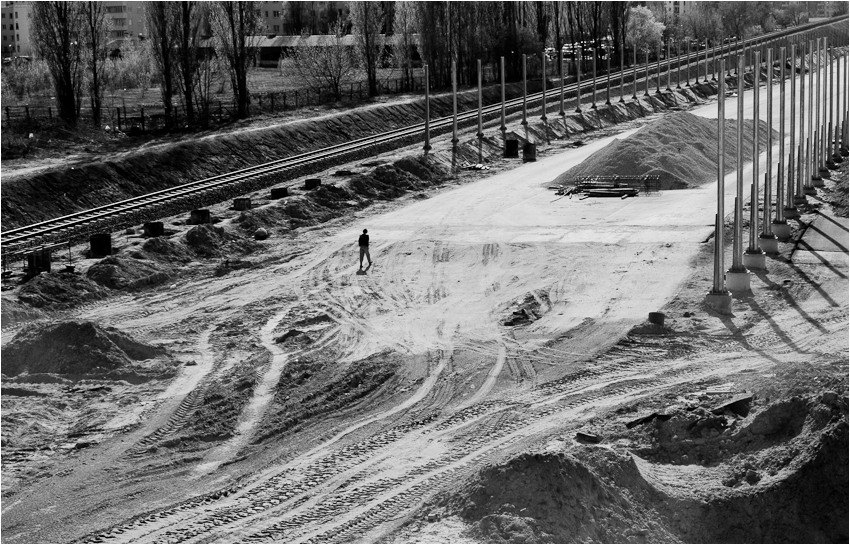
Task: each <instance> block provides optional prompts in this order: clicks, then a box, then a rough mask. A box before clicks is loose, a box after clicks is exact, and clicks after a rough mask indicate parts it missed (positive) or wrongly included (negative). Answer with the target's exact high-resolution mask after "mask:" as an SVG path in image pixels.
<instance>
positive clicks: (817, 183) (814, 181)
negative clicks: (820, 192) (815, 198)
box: [812, 177, 823, 187]
mask: <svg viewBox="0 0 850 545" xmlns="http://www.w3.org/2000/svg"><path fill="white" fill-rule="evenodd" d="M812 187H823V178H821V177H817V178H812Z"/></svg>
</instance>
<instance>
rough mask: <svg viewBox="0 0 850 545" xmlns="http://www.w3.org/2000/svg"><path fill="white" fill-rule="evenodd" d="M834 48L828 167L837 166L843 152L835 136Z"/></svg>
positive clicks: (830, 92) (831, 49)
mask: <svg viewBox="0 0 850 545" xmlns="http://www.w3.org/2000/svg"><path fill="white" fill-rule="evenodd" d="M833 51H834V48H830V55H829V136H830V138H832V149H830V148H829V146H827V150H826V155H827V165H826V166H827V167H829V168H836V164H835V163H838V162H840V161H841V154H840V153H839V152H838V139H837V138H834V135H835V133H836V130H835V129H836V127H837V126H836V124H835V116H834V113H835V59H834V58H833V57H832V52H833ZM827 142H829V140H827Z"/></svg>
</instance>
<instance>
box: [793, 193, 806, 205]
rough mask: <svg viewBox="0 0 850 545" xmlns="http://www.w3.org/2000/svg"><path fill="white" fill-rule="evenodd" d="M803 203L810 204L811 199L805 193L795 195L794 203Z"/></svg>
mask: <svg viewBox="0 0 850 545" xmlns="http://www.w3.org/2000/svg"><path fill="white" fill-rule="evenodd" d="M803 204H809V199H807V198H806V196H805V195H794V205H795V206H800V205H803Z"/></svg>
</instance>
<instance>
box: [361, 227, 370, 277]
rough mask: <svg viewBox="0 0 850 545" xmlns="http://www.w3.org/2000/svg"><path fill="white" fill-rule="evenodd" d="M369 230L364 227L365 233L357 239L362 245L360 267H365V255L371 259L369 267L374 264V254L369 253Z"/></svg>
mask: <svg viewBox="0 0 850 545" xmlns="http://www.w3.org/2000/svg"><path fill="white" fill-rule="evenodd" d="M368 232H369V230H368V229H363V234H362V235H360V238H359V239H357V244H358V245H359V246H360V269H363V256H364V255H365V256H366V259H367V260H368V261H369V267H371V266H372V256H371V255H369V235H368V234H367V233H368Z"/></svg>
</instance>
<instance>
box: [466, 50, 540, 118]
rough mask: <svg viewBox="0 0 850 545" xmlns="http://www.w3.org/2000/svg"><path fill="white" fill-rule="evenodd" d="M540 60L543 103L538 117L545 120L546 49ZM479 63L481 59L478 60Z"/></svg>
mask: <svg viewBox="0 0 850 545" xmlns="http://www.w3.org/2000/svg"><path fill="white" fill-rule="evenodd" d="M540 60H541V61H543V64H542V66H543V93H541V102H542V103H543V115H541V116H540V119H542V120H543V121H546V50H545V49H544V50H543V53H541V54H540ZM478 62H479V63H480V62H481V61H478Z"/></svg>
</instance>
